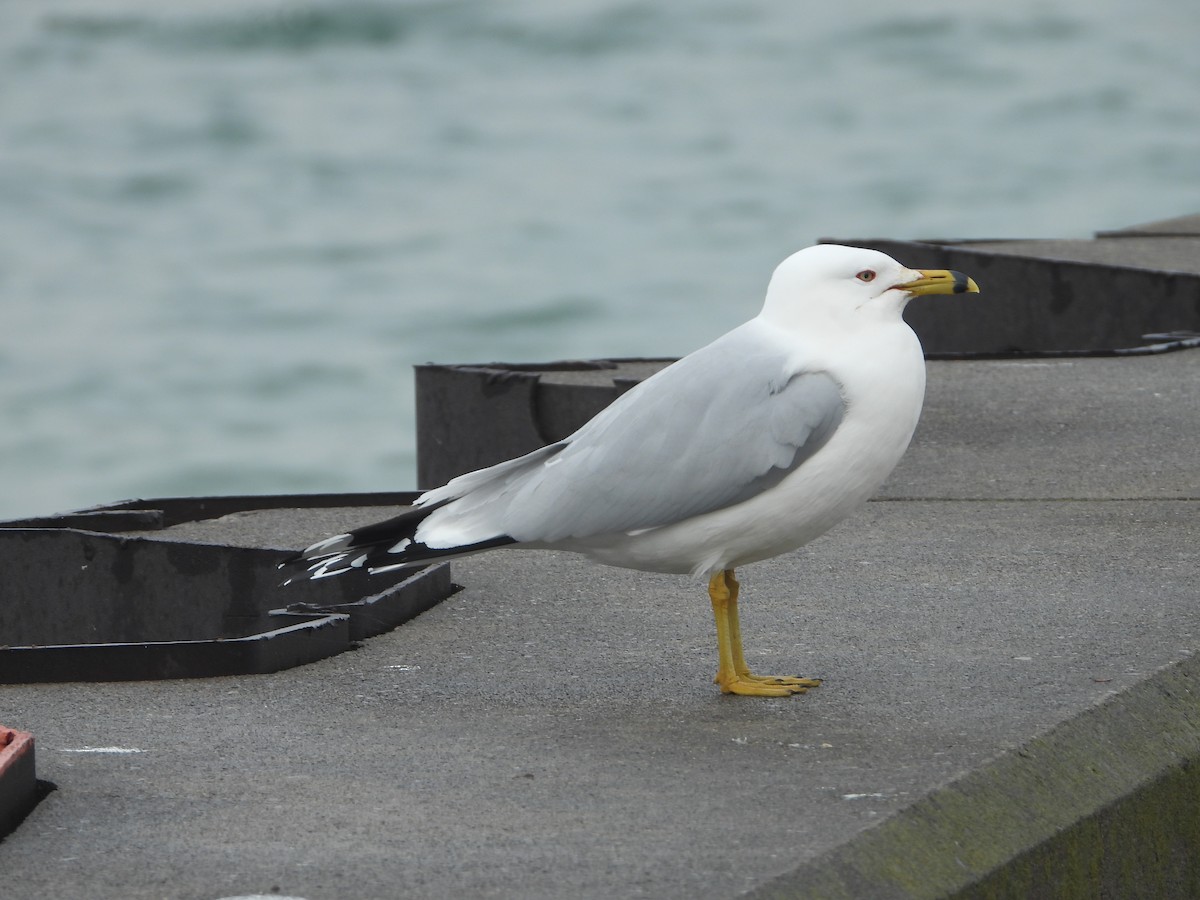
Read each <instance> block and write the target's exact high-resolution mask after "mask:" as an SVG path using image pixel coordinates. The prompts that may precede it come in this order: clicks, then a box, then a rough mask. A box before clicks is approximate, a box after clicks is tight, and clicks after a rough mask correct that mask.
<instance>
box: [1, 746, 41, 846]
mask: <svg viewBox="0 0 1200 900" xmlns="http://www.w3.org/2000/svg"><path fill="white" fill-rule="evenodd" d="M36 802H37V777H36V776H35V774H34V766H33V735H32V734H30V733H29V732H27V731H16V730H15V729H12V728H5V727H4V726H3V725H0V837H3V836H4V835H6V834H8V833H9V832H10V831H12V829H14V828H16V827H17V825H18V824H19V823H20V821H21V820H22V819H23V818H25V815H26V813H28V812H29V810H31V809H32V808H33V805H34V803H36Z"/></svg>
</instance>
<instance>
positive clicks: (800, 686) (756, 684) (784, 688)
mask: <svg viewBox="0 0 1200 900" xmlns="http://www.w3.org/2000/svg"><path fill="white" fill-rule="evenodd" d="M713 680H714V681H716V683H717V684H719V685H720V686H721V692H722V693H725V694H739V695H741V696H743V697H790V696H792V695H793V694H807V693H808V689H809V688H814V687H817V685H819V684H820V683H821V681H820V679H817V678H792V677H789V676H774V675H751V674H750V673H749V672H747V673H746V674H745V675H734V676H733V677H732V678H722V677H721V673H718V674H717V677H716V678H715V679H713Z"/></svg>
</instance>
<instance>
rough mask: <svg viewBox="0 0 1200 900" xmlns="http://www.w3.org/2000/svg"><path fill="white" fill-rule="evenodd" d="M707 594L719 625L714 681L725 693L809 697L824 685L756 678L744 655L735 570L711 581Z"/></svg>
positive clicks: (775, 677)
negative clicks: (803, 695)
mask: <svg viewBox="0 0 1200 900" xmlns="http://www.w3.org/2000/svg"><path fill="white" fill-rule="evenodd" d="M708 593H709V597H710V598H711V600H712V606H713V613H714V615H715V617H716V622H717V653H718V658H719V664H718V668H717V677H716V678H714V679H713V681H714V682H716V683H717V684H719V685H720V686H721V690H722V692H724V693H726V694H741V695H742V696H748V697H790V696H791V695H793V694H806V693H808V689H809V688H815V687H817V686H818V685H819V684H820V683H821V679H819V678H797V677H794V676H791V675H755V674H753V673H752V672H751V671H750V667H749V666H747V665H746V657H745V654H744V653H743V652H742V630H741V626H740V624H739V622H738V613H737V600H738V582H737V579H736V578H734V574H733V570H732V569H725V570H724V571H721V572H718V573H717V574H716V575H714V576H713V577H712V578H711V579H710V580H709V584H708Z"/></svg>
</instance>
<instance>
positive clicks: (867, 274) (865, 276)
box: [854, 269, 875, 281]
mask: <svg viewBox="0 0 1200 900" xmlns="http://www.w3.org/2000/svg"><path fill="white" fill-rule="evenodd" d="M854 277H855V278H857V279H858V280H859V281H874V280H875V273H874V272H873V271H871V270H870V269H863V270H862V271H861V272H859V273H858V274H857V275H855V276H854Z"/></svg>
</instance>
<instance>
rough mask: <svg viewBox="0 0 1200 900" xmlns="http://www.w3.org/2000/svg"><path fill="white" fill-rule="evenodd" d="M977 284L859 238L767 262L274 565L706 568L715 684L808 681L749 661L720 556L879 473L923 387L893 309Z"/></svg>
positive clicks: (797, 534)
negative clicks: (725, 292) (531, 555)
mask: <svg viewBox="0 0 1200 900" xmlns="http://www.w3.org/2000/svg"><path fill="white" fill-rule="evenodd" d="M978 290H979V288H978V286H977V285H976V284H975V282H974V281H973V280H972V279H970V278H968V277H967V276H965V275H962V274H961V273H958V272H951V271H948V270H944V269H909V268H906V267H905V266H902V265H901V264H900V263H898V262H896V261H895V260H894V259H892V258H891V257H889V256H886V255H885V254H883V253H879V252H877V251H875V250H865V249H860V248H854V247H843V246H838V245H833V244H822V245H818V246H815V247H809V248H807V249H804V250H801V251H799V252H798V253H795V254H793V255H792V256H790V257H788V258H787V259H786V260H784V261H783V262H782V263H781V264H780V265H779V267H778V268H777V269H776V270H775V273H774V275H773V276H772V278H771V281H770V284H769V285H768V287H767V297H766V302H765V303H764V304H763V308H762V311H761V312H760V313H759V314H758V316H756V317H755V318H753V319H751V320H750V321H749V322H746V323H745V324H744V325H741V326H739V327H738V328H735V329H734V330H733V331H731V332H729V333H728V334H725V335H724V336H722V337H720V338H718V339H717V340H715V341H714V342H713V343H711V344H709V345H708V346H706V347H703V348H702V349H700V350H697V351H695V352H694V353H692V354H690V355H688V356H686V357H684V358H683V359H681V360H679V361H678V362H676V363H674V364H672V365H670V366H668V367H666V368H665V369H663V370H661V371H659V372H658V373H656V374H655V375H653V376H652V377H650V378H648V379H646V380H645V381H644V382H642V383H641V384H639V385H638V386H636V387H634V388H633V389H632V390H630V391H628V392H626V393H625V394H623V395H621V396H620V397H619V398H618V399H617V400H616V401H614V402H613V403H612V404H611V405H610V406H609V407H607V408H606V409H604V410H603V411H602V412H600V413H599V414H598V415H597V416H596V417H595V418H593V419H592V420H591V421H590V422H588V423H587V424H586V425H584V426H583V427H582V428H580V429H579V430H578V431H576V432H575V433H574V434H573V435H571V436H570V437H568V438H565V439H564V440H561V441H558V442H556V443H554V444H550V445H549V446H546V447H542V448H541V449H539V450H535V451H533V452H532V453H529V454H527V455H525V456H522V457H520V458H518V459H512V460H509V461H507V462H502V463H499V464H498V465H494V466H491V467H489V468H486V469H480V470H478V471H475V472H469V473H467V474H465V475H460V476H458V477H457V478H454V479H452V480H451V481H450V482H448V483H447V484H446V485H444V486H442V487H439V488H436V489H434V490H431V491H427V492H426V493H424V494H422V495H421V497H420V498H419V499H418V500H417V501H416V504H415V506H414V508H413V509H412V510H410V511H407V512H405V513H403V514H401V515H399V516H397V517H395V518H393V519H389V520H387V521H385V522H379V523H376V524H373V525H367V526H366V527H364V528H359V529H357V530H355V531H352V532H350V533H349V534H340V535H336V536H334V537H331V538H328V539H326V540H323V541H320V542H318V543H316V544H313V545H312V546H311V547H309V548H308V549H307V550H304V551H303V552H301V553H299V554H297V555H295V556H292V557H290V558H289V559H287V560H286V561H285V562H284V563H282V564H281V565H283V566H292V567H302V568H303V570H304V571H303V573H302V574H301V575H298V576H297V577H309V578H325V577H329V576H332V575H338V574H340V573H343V572H347V571H350V570H352V569H365V570H367V571H368V572H372V573H378V572H387V571H392V570H395V569H399V568H403V567H406V566H411V565H418V564H421V563H428V562H430V561H432V560H437V559H440V558H445V557H452V556H461V555H464V554H468V553H477V552H480V551H483V550H490V549H492V548H499V547H523V548H553V549H559V550H570V551H574V552H578V553H582V554H585V555H587V556H589V557H591V558H592V559H595V560H597V561H599V562H602V563H607V564H609V565H614V566H624V567H627V568H633V569H644V570H648V571H653V572H670V573H678V574H689V575H692V576H696V577H704V578H707V579H708V593H709V598H710V600H711V602H712V607H713V613H714V616H715V618H716V626H717V647H718V655H719V662H718V668H717V676H716V679H715V680H716V682H717V684H719V685H720V687H721V690H722V691H724V692H726V693H732V694H749V695H756V696H769V697H779V696H786V695H789V694H802V693H804V692H805V691H806V690H808V688H810V687H814V686H816V685H817V684H819V683H820V682H819V680H817V679H813V678H796V677H790V676H764V675H754V674H752V673H751V672H750V670H749V667H748V666H747V665H746V660H745V656H744V654H743V651H742V640H741V632H740V628H739V625H738V607H737V602H738V582H737V581H736V580H735V578H734V570H735V569H736V568H737V567H739V566H744V565H747V564H749V563H752V562H756V561H758V560H762V559H766V558H768V557H772V556H776V555H778V554H781V553H786V552H788V551H790V550H794V549H796V548H797V547H800V546H802V545H804V544H806V543H808V542H809V541H811V540H813V539H814V538H815V537H817V536H818V535H820V534H823V533H824V532H826V531H828V530H829V529H830V528H832V527H833V526H834V525H836V524H837V523H838V522H840V521H841V520H842V519H844V518H845V517H846V516H848V515H849V514H850V513H851V512H853V511H854V509H855V508H857V507H858V506H859V505H861V504H862V503H864V502H865V501H866V500H867V499H868V498H869V497H870V496H871V494H872V493H874V492H875V490H876V489H877V488H878V487H879V485H880V484H882V483H883V480H884V479H885V478H886V477H887V475H888V473H890V472H891V471H892V469H893V468H894V467H895V465H896V463H897V462H899V460H900V457H901V456H902V455H903V453H904V451H905V449H906V448H907V446H908V442H909V439H910V438H911V437H912V434H913V430H914V429H915V428H916V425H917V418H918V417H919V415H920V412H921V403H922V399H923V397H924V393H925V361H924V357H923V355H922V352H921V345H920V343H919V341H918V340H917V336H916V335H915V334H914V333H913V331H912V329H911V328H909V327H908V325H907V324H906V323H905V322H904V320H903V318H902V315H901V314H902V313H903V310H904V307H905V305H906V304H907V303H908V301H909V300H911V299H912V298H913V297H916V296H920V295H922V294H960V293H968V292H970V293H975V292H978Z"/></svg>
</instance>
